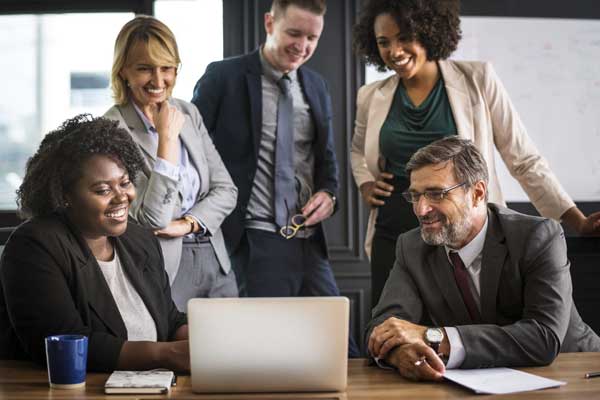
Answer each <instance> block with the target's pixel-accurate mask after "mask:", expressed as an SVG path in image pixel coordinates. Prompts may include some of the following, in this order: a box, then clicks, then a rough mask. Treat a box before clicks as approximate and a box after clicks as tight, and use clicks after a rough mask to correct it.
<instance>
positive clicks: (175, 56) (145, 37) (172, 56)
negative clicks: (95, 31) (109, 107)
mask: <svg viewBox="0 0 600 400" xmlns="http://www.w3.org/2000/svg"><path fill="white" fill-rule="evenodd" d="M140 44H141V45H144V46H145V47H146V50H147V52H148V56H149V57H150V59H151V60H152V62H154V63H155V64H156V65H172V66H175V67H176V68H179V65H180V64H181V60H180V58H179V50H178V49H177V42H176V41H175V35H173V32H171V30H170V29H169V28H168V27H167V26H166V25H165V24H163V23H162V22H160V21H159V20H157V19H156V18H154V17H151V16H148V15H138V16H137V17H135V18H134V19H132V20H131V21H129V22H128V23H126V24H125V25H124V26H123V28H121V31H120V32H119V35H118V36H117V40H116V42H115V52H114V57H113V65H112V72H111V89H112V92H113V98H114V100H115V103H117V104H118V105H124V104H127V101H128V93H127V82H126V81H125V79H123V78H122V77H121V71H122V70H123V68H124V67H125V66H127V65H128V62H129V61H130V60H129V59H128V58H129V53H130V52H131V50H132V49H133V48H134V47H135V46H137V45H140ZM168 95H169V96H171V93H169V94H168Z"/></svg>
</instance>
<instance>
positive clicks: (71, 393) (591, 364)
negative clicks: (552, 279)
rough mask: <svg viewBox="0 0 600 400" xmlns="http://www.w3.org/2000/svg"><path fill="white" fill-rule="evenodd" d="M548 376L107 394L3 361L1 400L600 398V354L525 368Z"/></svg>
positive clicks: (97, 383)
mask: <svg viewBox="0 0 600 400" xmlns="http://www.w3.org/2000/svg"><path fill="white" fill-rule="evenodd" d="M521 370H523V371H526V372H531V373H533V374H536V375H540V376H544V377H546V378H551V379H557V380H562V381H566V382H567V385H565V386H562V387H559V388H553V389H546V390H538V391H534V392H525V393H518V394H511V395H505V396H489V395H476V394H474V393H473V392H471V391H469V390H467V389H464V388H462V387H460V386H458V385H456V384H453V383H450V382H440V383H429V382H410V381H407V380H405V379H403V378H401V377H400V376H399V375H398V374H397V373H396V372H394V371H384V370H380V369H378V368H376V367H372V366H368V365H367V362H366V360H350V361H349V364H348V388H347V390H346V392H345V393H302V394H297V393H272V394H262V393H259V394H235V395H221V394H219V395H200V394H194V393H192V391H191V386H190V377H189V376H180V377H179V379H178V381H177V387H175V388H173V389H172V390H171V393H170V394H168V395H127V396H125V395H105V394H104V393H103V389H104V382H105V381H106V379H107V378H108V374H98V373H91V374H88V377H87V380H86V387H85V388H82V389H79V390H57V389H50V388H49V387H48V376H47V374H46V370H45V369H43V368H41V367H39V366H36V365H34V364H32V363H29V362H22V361H0V399H10V400H29V399H57V400H64V399H113V400H117V399H140V400H146V399H163V398H173V399H198V400H205V399H206V400H242V399H265V400H278V399H281V400H296V399H298V400H299V399H305V400H306V399H320V400H325V399H328V400H329V399H339V400H384V399H385V400H392V399H394V400H402V399H459V398H460V399H463V398H469V397H471V398H477V399H482V400H483V399H488V398H491V397H498V398H502V399H510V400H512V399H525V400H530V399H531V400H532V399H539V400H542V399H543V400H559V399H560V400H562V399H569V400H574V399H585V400H594V399H600V378H596V379H585V378H584V374H585V373H586V372H590V371H600V353H566V354H561V355H559V356H558V358H557V359H556V360H555V361H554V363H552V364H551V365H549V366H547V367H537V368H521Z"/></svg>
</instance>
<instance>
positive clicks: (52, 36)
mask: <svg viewBox="0 0 600 400" xmlns="http://www.w3.org/2000/svg"><path fill="white" fill-rule="evenodd" d="M222 7H223V5H222V0H157V1H155V3H154V10H155V15H156V17H157V18H158V19H160V20H161V21H163V22H164V23H166V24H167V26H169V28H171V30H173V32H174V34H175V36H176V38H177V43H178V45H179V50H180V55H181V59H182V66H181V69H180V71H179V76H178V79H177V85H176V86H175V89H174V92H173V95H174V96H175V97H179V98H181V99H183V100H188V101H189V100H190V99H191V98H192V91H193V89H194V85H195V83H196V81H197V80H198V78H200V76H202V74H203V73H204V70H205V69H206V66H207V65H208V63H210V62H212V61H216V60H220V59H222V58H223V27H222V25H223V22H222V21H223V15H222V13H223V11H222ZM56 11H57V12H59V11H60V10H56ZM133 17H134V14H133V12H119V13H69V14H36V15H33V14H32V15H0V31H1V32H2V33H3V34H2V35H0V52H1V54H3V56H2V57H0V73H1V74H2V76H3V78H4V79H3V83H4V91H3V93H4V96H2V97H1V98H0V214H2V213H1V211H2V210H4V211H14V210H16V203H15V191H16V189H17V188H18V187H19V185H20V184H21V181H22V179H23V174H24V172H25V164H26V162H27V159H28V158H29V157H31V155H32V154H33V152H34V151H35V150H36V149H37V147H38V146H39V143H40V141H41V140H42V138H43V136H44V135H45V134H46V133H48V132H49V131H51V130H53V129H54V128H56V127H58V125H59V124H60V123H62V122H63V121H64V120H65V119H67V118H70V117H73V116H75V115H77V114H80V113H90V114H92V115H94V116H99V115H102V114H104V112H105V111H106V110H107V109H108V108H109V107H110V106H111V105H112V104H113V101H112V97H111V95H112V93H111V91H110V73H111V66H112V59H113V47H114V42H115V39H116V36H117V34H118V32H119V30H120V29H121V27H122V26H123V25H124V24H125V23H126V22H127V21H129V20H131V19H132V18H133ZM1 225H4V223H3V222H2V221H0V226H1Z"/></svg>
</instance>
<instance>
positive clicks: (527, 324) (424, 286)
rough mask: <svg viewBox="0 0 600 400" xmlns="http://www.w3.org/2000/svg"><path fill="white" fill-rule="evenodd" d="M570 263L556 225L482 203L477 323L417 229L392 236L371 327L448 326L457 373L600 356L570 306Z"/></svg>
mask: <svg viewBox="0 0 600 400" xmlns="http://www.w3.org/2000/svg"><path fill="white" fill-rule="evenodd" d="M569 268H570V263H569V260H568V259H567V247H566V242H565V239H564V233H563V231H562V228H561V227H560V225H559V224H558V223H557V222H555V221H553V220H549V219H545V218H541V217H532V216H528V215H523V214H519V213H517V212H514V211H512V210H509V209H507V208H504V207H500V206H497V205H494V204H490V205H489V206H488V231H487V235H486V238H485V244H484V247H483V258H482V266H481V275H480V283H481V318H482V320H481V321H473V320H471V318H470V316H469V314H468V312H467V308H466V306H465V305H464V302H463V301H462V297H461V295H460V291H459V289H458V287H457V285H456V282H455V280H454V275H453V272H452V266H451V264H450V262H449V261H448V258H447V256H446V252H445V250H444V248H443V246H430V245H427V244H426V243H425V242H423V240H422V239H421V235H420V231H419V228H417V229H413V230H411V231H409V232H406V233H405V234H402V235H400V236H399V237H398V242H397V246H396V263H395V264H394V268H393V269H392V271H391V272H390V276H389V278H388V280H387V282H386V285H385V288H384V290H383V293H382V296H381V299H380V301H379V304H378V305H377V307H376V308H375V309H374V310H373V319H372V320H371V322H370V323H369V324H368V326H367V329H366V339H367V340H368V338H369V335H370V334H371V330H372V329H373V328H374V327H375V326H377V325H379V324H380V323H382V322H383V321H385V320H386V319H387V318H389V317H392V316H395V317H397V318H400V319H404V320H408V321H411V322H413V323H418V324H421V325H427V326H440V327H445V326H455V327H456V328H457V329H458V332H459V334H460V337H461V339H462V341H463V344H464V347H465V351H466V357H465V360H464V362H463V364H462V365H461V368H485V367H504V366H509V367H518V366H535V365H546V364H549V363H551V362H552V361H553V360H554V358H555V357H556V355H557V354H558V353H559V351H563V352H575V351H600V338H598V336H597V335H596V334H595V333H594V332H593V331H592V330H591V329H590V327H589V326H587V325H586V324H585V323H584V322H583V321H582V320H581V317H580V316H579V313H578V312H577V309H576V308H575V305H574V304H573V297H572V286H571V274H570V272H569Z"/></svg>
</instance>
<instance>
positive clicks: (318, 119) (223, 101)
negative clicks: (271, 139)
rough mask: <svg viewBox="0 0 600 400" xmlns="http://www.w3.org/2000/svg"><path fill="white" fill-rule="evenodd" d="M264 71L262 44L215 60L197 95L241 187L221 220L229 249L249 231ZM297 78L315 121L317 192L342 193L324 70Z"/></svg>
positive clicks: (300, 73)
mask: <svg viewBox="0 0 600 400" xmlns="http://www.w3.org/2000/svg"><path fill="white" fill-rule="evenodd" d="M261 74H262V67H261V64H260V56H259V52H258V50H257V51H254V52H253V53H250V54H247V55H243V56H238V57H233V58H229V59H226V60H223V61H219V62H215V63H212V64H210V65H209V66H208V67H207V68H206V72H205V73H204V75H203V76H202V77H201V78H200V80H199V81H198V83H196V87H195V88H194V98H193V99H192V103H194V104H195V105H196V106H197V107H198V110H200V114H201V115H202V118H203V119H204V124H205V125H206V128H207V129H208V132H209V133H210V135H211V136H212V138H213V142H214V144H215V147H216V148H217V150H218V151H219V154H220V155H221V158H222V159H223V162H224V163H225V166H226V167H227V169H228V170H229V174H230V175H231V177H232V178H233V181H234V183H235V185H236V186H237V187H238V190H239V192H238V202H237V205H236V208H235V210H234V211H233V212H232V213H231V214H230V215H229V217H227V218H226V219H225V222H224V223H223V225H222V229H223V232H224V235H225V242H226V243H227V245H228V247H229V251H230V252H233V251H234V250H235V248H236V247H237V245H238V243H239V241H240V238H241V236H242V233H243V232H244V223H243V221H244V216H245V214H246V207H247V205H248V200H249V198H250V191H251V190H252V183H253V181H254V175H255V173H256V165H257V159H258V149H259V146H260V138H261V132H262V86H261ZM298 78H299V79H300V82H301V84H302V90H303V92H304V95H305V96H306V100H307V102H308V104H309V105H310V111H311V114H312V117H313V121H314V125H315V142H314V146H313V148H314V153H315V171H314V182H315V192H316V191H319V190H326V191H328V192H330V193H332V194H334V195H336V196H337V190H338V170H337V161H336V157H335V152H334V145H333V127H332V122H331V99H330V97H329V93H328V91H327V86H326V84H325V81H324V80H323V78H321V76H320V75H318V74H317V73H316V72H314V71H312V70H310V69H308V68H306V67H301V68H299V69H298Z"/></svg>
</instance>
